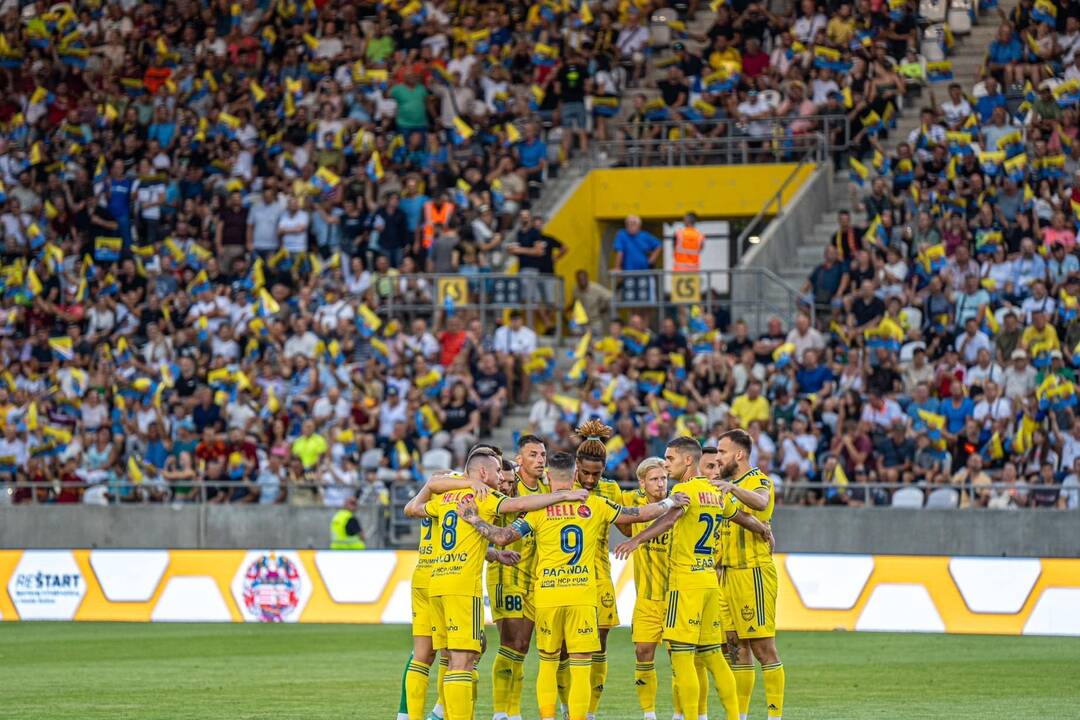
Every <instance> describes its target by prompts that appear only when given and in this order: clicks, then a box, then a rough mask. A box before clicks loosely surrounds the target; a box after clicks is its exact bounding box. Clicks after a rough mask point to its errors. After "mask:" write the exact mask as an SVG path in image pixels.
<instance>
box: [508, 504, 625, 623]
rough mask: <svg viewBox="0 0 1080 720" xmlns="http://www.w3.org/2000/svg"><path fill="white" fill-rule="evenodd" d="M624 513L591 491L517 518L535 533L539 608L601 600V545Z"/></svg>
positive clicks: (516, 524)
mask: <svg viewBox="0 0 1080 720" xmlns="http://www.w3.org/2000/svg"><path fill="white" fill-rule="evenodd" d="M620 513H622V506H621V505H617V504H616V503H613V502H611V501H610V500H605V499H604V498H602V497H598V496H596V495H590V496H589V498H588V499H587V500H586V501H585V502H566V503H558V504H557V505H551V506H549V507H546V508H544V509H542V510H534V511H532V512H530V513H528V514H527V515H526V516H525V517H524V518H520V519H518V520H515V521H514V523H513V525H512V527H513V528H514V529H516V530H517V531H518V532H520V533H521V534H522V535H528V534H529V533H532V534H533V535H534V536H535V538H536V572H535V575H534V581H533V592H534V593H535V595H534V599H535V603H536V607H538V608H541V607H569V606H571V605H591V606H595V605H596V578H597V563H596V545H597V543H598V542H599V541H600V537H601V535H605V536H606V535H607V529H608V526H610V525H611V523H613V522H615V520H616V519H617V518H618V517H619V514H620Z"/></svg>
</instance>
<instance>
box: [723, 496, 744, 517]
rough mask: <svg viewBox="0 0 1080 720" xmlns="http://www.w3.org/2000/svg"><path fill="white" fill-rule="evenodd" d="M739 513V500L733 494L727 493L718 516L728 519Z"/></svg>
mask: <svg viewBox="0 0 1080 720" xmlns="http://www.w3.org/2000/svg"><path fill="white" fill-rule="evenodd" d="M738 514H739V501H738V500H736V499H735V497H734V496H732V495H728V496H727V497H726V498H724V504H723V505H722V506H721V509H720V517H722V518H724V519H725V520H730V519H731V518H733V517H735V516H736V515H738Z"/></svg>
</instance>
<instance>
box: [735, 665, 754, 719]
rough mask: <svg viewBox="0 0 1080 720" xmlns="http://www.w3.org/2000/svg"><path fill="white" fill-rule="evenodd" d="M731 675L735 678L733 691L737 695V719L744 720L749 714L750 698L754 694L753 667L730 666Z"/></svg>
mask: <svg viewBox="0 0 1080 720" xmlns="http://www.w3.org/2000/svg"><path fill="white" fill-rule="evenodd" d="M731 674H732V675H734V676H735V689H736V691H737V692H738V694H739V717H740V718H741V720H746V718H747V717H748V716H749V714H750V696H751V695H753V694H754V666H753V664H750V665H732V666H731Z"/></svg>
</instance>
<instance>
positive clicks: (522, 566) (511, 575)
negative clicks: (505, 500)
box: [487, 475, 550, 594]
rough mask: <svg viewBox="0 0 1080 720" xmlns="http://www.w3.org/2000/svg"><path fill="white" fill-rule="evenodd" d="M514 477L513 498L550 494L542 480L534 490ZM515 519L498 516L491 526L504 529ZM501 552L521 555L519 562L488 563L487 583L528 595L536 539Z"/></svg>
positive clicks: (519, 543) (530, 539)
mask: <svg viewBox="0 0 1080 720" xmlns="http://www.w3.org/2000/svg"><path fill="white" fill-rule="evenodd" d="M515 477H516V478H517V480H516V482H515V484H514V487H515V490H514V497H525V496H528V495H540V494H542V493H547V492H550V490H549V489H548V487H547V485H546V484H545V483H544V481H543V480H540V481H539V482H538V483H537V485H536V487H535V488H531V487H529V486H528V485H526V484H525V483H524V482H522V480H521V477H520V476H517V475H515ZM516 517H525V513H519V514H518V515H517V516H516ZM515 519H516V518H515V517H511V516H509V515H499V517H497V518H496V519H495V522H493V523H492V524H493V525H495V526H497V527H506V526H507V525H509V524H510V523H512V522H513V521H514V520H515ZM503 550H513V551H514V552H516V553H518V554H519V555H521V560H520V561H518V563H517V565H503V564H502V563H488V567H487V579H488V583H489V584H495V583H498V584H499V585H502V586H504V587H511V588H519V589H521V590H522V591H524V592H525V593H526V594H528V593H529V592H530V591H531V590H532V581H533V578H532V569H533V563H534V560H535V554H536V539H535V538H533V537H528V536H527V537H523V538H521V539H520V540H518V541H517V542H514V543H511V544H509V545H507V546H506V547H504V548H503Z"/></svg>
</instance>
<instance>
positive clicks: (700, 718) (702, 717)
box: [697, 715, 709, 720]
mask: <svg viewBox="0 0 1080 720" xmlns="http://www.w3.org/2000/svg"><path fill="white" fill-rule="evenodd" d="M697 720H709V716H708V715H698V716H697Z"/></svg>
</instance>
